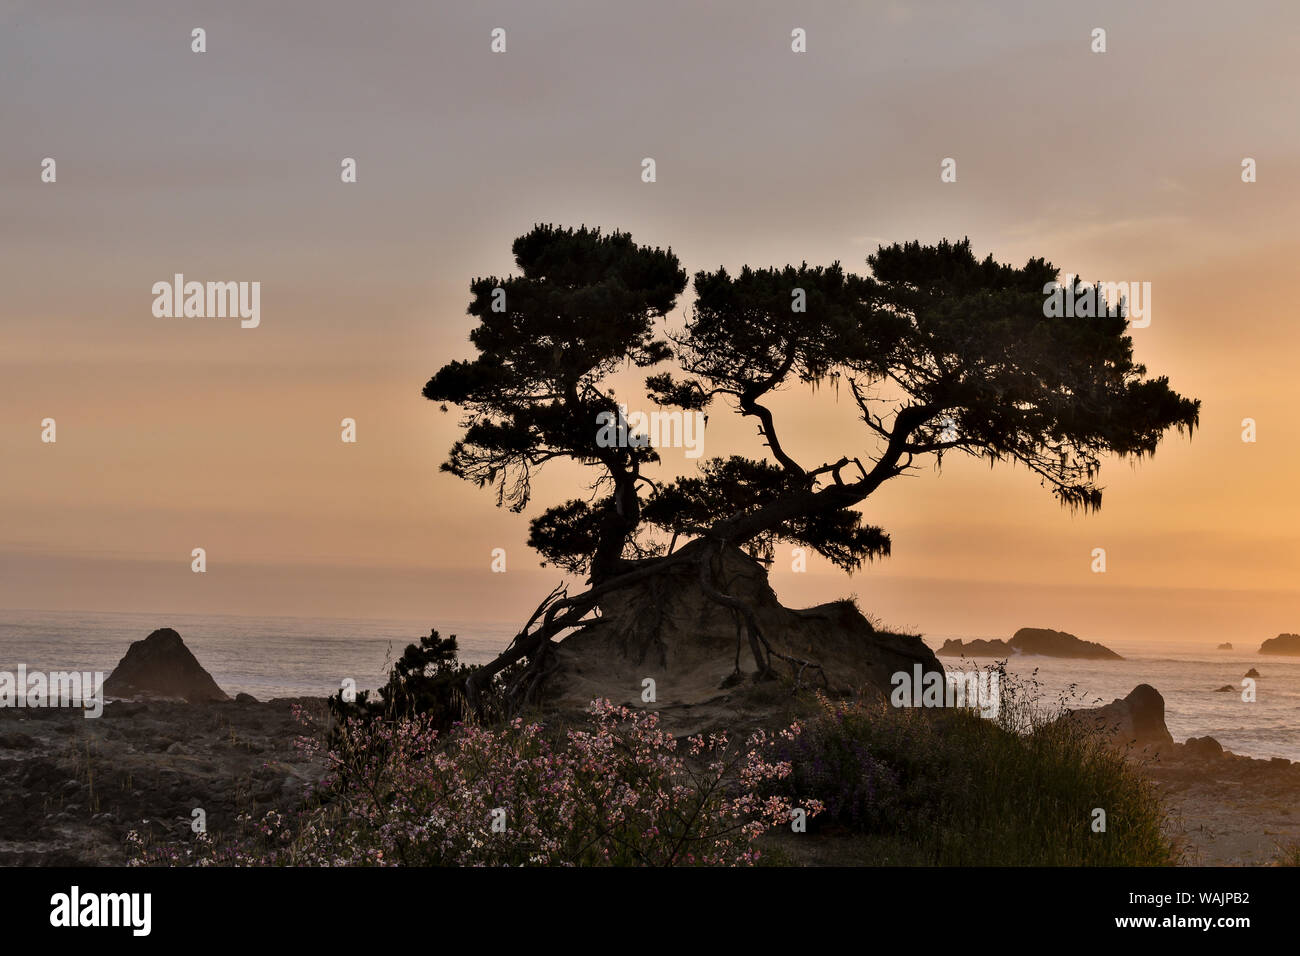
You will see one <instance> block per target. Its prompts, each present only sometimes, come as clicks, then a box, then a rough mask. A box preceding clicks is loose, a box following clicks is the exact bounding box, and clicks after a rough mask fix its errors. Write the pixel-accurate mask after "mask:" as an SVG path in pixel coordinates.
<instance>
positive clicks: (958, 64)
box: [0, 0, 1300, 646]
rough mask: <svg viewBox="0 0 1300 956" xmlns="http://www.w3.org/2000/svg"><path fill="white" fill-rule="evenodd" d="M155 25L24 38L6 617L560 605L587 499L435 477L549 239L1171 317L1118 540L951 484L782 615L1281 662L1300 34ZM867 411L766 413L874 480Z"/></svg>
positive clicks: (1107, 9) (1170, 12)
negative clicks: (227, 287) (918, 249)
mask: <svg viewBox="0 0 1300 956" xmlns="http://www.w3.org/2000/svg"><path fill="white" fill-rule="evenodd" d="M152 6H153V8H152V9H149V8H148V7H146V6H145V5H142V4H133V3H129V2H128V3H120V4H113V5H112V11H111V12H110V10H109V9H108V8H109V5H105V4H100V3H94V2H80V3H72V2H68V3H57V4H44V3H36V2H29V3H22V2H18V3H12V2H10V3H6V4H4V5H3V6H0V62H3V64H4V68H5V70H4V72H5V75H6V79H5V82H4V83H3V84H0V118H2V123H3V127H2V128H3V130H4V137H3V141H2V143H0V221H3V223H4V232H3V255H0V278H2V279H3V290H4V294H3V300H2V304H0V327H2V329H3V339H2V341H3V348H2V349H0V454H2V456H3V457H2V461H0V608H11V609H13V608H46V609H92V610H123V611H158V612H184V611H194V612H224V613H236V614H258V615H262V614H284V615H311V616H344V617H383V618H402V619H413V620H419V621H427V622H428V623H429V624H430V625H437V624H438V622H439V621H440V620H461V621H465V620H484V621H501V620H513V619H521V618H522V617H525V616H526V615H527V613H528V611H530V610H531V609H532V608H533V606H534V605H535V604H536V603H537V601H538V600H540V598H541V597H543V596H544V595H545V593H546V591H547V590H549V588H550V587H551V585H552V584H554V583H555V582H556V581H558V580H559V578H560V574H559V573H558V572H556V571H554V570H553V569H541V568H539V567H538V560H537V557H536V556H535V554H534V553H533V552H531V551H530V550H528V549H527V547H526V546H525V543H524V542H525V538H526V536H527V521H528V518H529V517H530V516H531V515H532V514H535V513H537V512H538V511H540V510H541V509H542V508H544V507H546V506H547V505H548V504H551V503H554V502H556V501H559V500H562V499H563V498H567V497H570V496H571V495H573V494H574V492H575V483H576V482H578V481H580V480H582V478H583V475H582V473H580V471H579V470H578V469H575V468H567V469H566V468H565V467H563V466H561V467H556V468H553V469H552V470H550V471H548V472H546V473H545V476H544V478H543V480H542V481H540V482H538V483H537V484H536V485H535V488H536V493H537V494H536V498H535V501H534V506H533V508H532V509H531V510H530V512H529V513H528V514H525V515H512V514H510V513H508V512H506V511H504V510H500V509H496V508H495V507H494V506H493V498H492V496H491V494H490V493H488V492H486V491H480V490H477V489H475V488H473V487H472V486H469V485H467V484H465V483H463V482H461V481H459V480H457V479H455V478H453V477H451V476H449V475H443V474H439V472H438V465H439V463H440V462H441V461H442V460H443V458H444V457H445V453H446V451H447V449H448V447H449V445H450V444H451V442H452V441H453V440H454V437H455V435H456V432H457V430H456V427H455V426H456V416H455V414H454V413H453V414H449V415H443V414H440V413H439V411H438V409H437V407H436V406H435V405H434V404H433V403H430V402H428V401H425V400H423V399H422V398H421V397H420V389H421V387H422V386H423V384H424V382H425V381H426V380H427V378H428V377H429V375H430V374H432V373H433V372H434V371H435V370H436V369H437V368H438V367H439V366H440V365H442V364H443V363H445V362H446V361H449V360H451V359H453V358H462V357H468V356H469V355H470V354H471V350H470V346H469V344H468V342H467V338H466V337H467V334H468V332H469V330H470V328H471V327H472V324H473V323H472V320H471V319H470V317H469V316H467V315H466V314H465V307H466V305H467V303H468V301H469V292H468V287H469V282H470V279H471V278H472V277H474V276H476V275H486V274H493V273H495V274H503V273H506V272H509V271H510V270H511V268H512V260H511V258H510V254H509V252H510V243H511V240H512V239H513V238H514V237H515V236H517V235H519V234H521V233H523V232H526V231H527V230H528V229H529V228H530V227H531V226H532V225H533V224H534V223H535V222H555V223H561V224H572V225H577V224H580V223H586V224H588V225H599V226H602V227H605V228H607V229H612V228H618V229H623V230H627V231H630V232H631V233H632V235H633V237H634V238H635V239H636V240H637V241H639V242H642V243H648V244H652V245H664V246H667V245H671V247H672V248H673V251H674V252H675V253H676V254H677V255H678V256H679V257H680V258H681V260H682V264H683V267H684V268H686V269H687V270H688V272H691V273H693V272H694V271H695V270H698V269H706V268H707V269H713V268H717V267H718V266H719V265H724V266H726V267H727V268H728V269H729V270H733V269H738V268H739V267H740V266H741V265H742V264H745V263H748V264H751V265H754V266H768V265H784V264H786V263H788V262H793V263H796V264H797V263H799V262H800V261H803V260H806V261H808V262H809V263H810V264H829V263H830V262H832V261H835V260H839V261H841V262H842V263H843V264H844V265H845V267H846V268H847V269H850V270H854V271H866V269H867V267H866V264H865V262H864V260H865V257H866V256H867V254H868V253H870V252H871V251H873V250H874V248H875V246H876V245H877V244H878V243H880V242H893V241H896V240H906V239H920V240H922V241H925V242H934V241H937V240H938V239H939V238H941V237H945V236H946V237H951V238H960V237H962V236H969V237H970V238H971V240H972V242H973V244H974V247H975V250H976V252H977V254H979V255H981V256H982V255H984V254H987V253H992V254H993V255H994V256H995V257H996V258H998V259H999V260H1001V261H1007V262H1012V263H1015V264H1023V263H1024V261H1025V260H1026V259H1028V258H1029V257H1031V256H1044V257H1046V258H1047V259H1049V260H1050V261H1052V262H1053V263H1054V264H1056V265H1057V266H1059V267H1060V268H1061V269H1062V271H1063V272H1067V271H1068V272H1072V273H1076V274H1079V275H1082V276H1083V277H1084V278H1085V279H1089V280H1109V281H1148V282H1150V283H1151V284H1152V322H1151V325H1150V327H1149V328H1144V329H1135V330H1134V331H1133V333H1132V335H1133V339H1134V342H1135V347H1136V352H1137V357H1138V359H1139V361H1141V362H1143V363H1145V364H1146V365H1147V367H1148V369H1149V370H1150V371H1151V372H1152V373H1153V374H1167V375H1169V376H1170V378H1171V381H1172V384H1173V386H1174V388H1175V389H1177V390H1178V391H1180V392H1181V393H1183V394H1185V395H1189V396H1193V397H1196V398H1199V399H1201V400H1202V402H1203V408H1202V416H1201V428H1200V430H1199V431H1198V432H1197V433H1196V434H1195V435H1194V436H1193V438H1192V439H1191V440H1190V441H1189V440H1188V439H1187V438H1186V437H1180V436H1178V435H1176V434H1174V435H1171V436H1170V437H1168V438H1167V439H1166V441H1165V443H1164V444H1163V445H1162V446H1161V448H1160V450H1159V452H1158V453H1157V454H1156V456H1155V457H1154V458H1153V459H1151V460H1148V461H1144V462H1141V463H1139V464H1136V465H1131V464H1130V463H1128V462H1120V461H1109V462H1108V463H1107V465H1106V466H1105V467H1104V469H1103V472H1102V476H1101V478H1102V481H1101V483H1102V485H1103V486H1104V487H1105V502H1104V506H1103V509H1102V511H1101V512H1100V513H1099V514H1095V515H1089V516H1084V515H1081V514H1076V515H1072V514H1070V513H1069V512H1067V511H1065V510H1063V509H1062V508H1061V507H1059V506H1058V505H1057V504H1056V503H1055V501H1054V499H1052V497H1051V496H1050V495H1049V494H1048V493H1047V492H1046V491H1045V490H1044V489H1042V488H1040V487H1039V485H1038V482H1037V480H1035V479H1034V478H1032V477H1031V476H1030V475H1029V474H1027V473H1026V471H1025V470H1024V469H1020V468H1013V467H1011V466H996V467H994V468H993V469H991V470H990V468H989V467H988V465H987V463H982V462H979V461H975V460H971V459H960V458H951V459H948V460H946V461H945V463H944V467H943V469H942V471H941V472H940V471H937V470H935V469H934V468H932V467H929V466H926V467H923V468H922V469H921V470H919V471H918V472H917V474H916V475H915V476H913V477H905V478H900V479H896V480H894V481H892V482H890V483H888V484H887V485H886V486H885V487H884V489H882V491H881V492H879V493H878V494H877V495H876V496H874V497H873V498H872V499H870V501H869V502H868V503H867V504H866V506H865V510H866V512H867V514H868V516H869V519H870V520H871V521H872V522H873V523H876V524H880V525H882V526H883V527H884V528H885V529H886V530H888V531H889V532H890V533H891V535H892V537H893V556H892V557H891V558H889V559H887V560H885V561H883V562H879V563H877V564H875V565H873V566H871V567H869V568H868V569H867V570H865V571H863V572H861V573H859V574H857V575H855V576H853V577H852V578H849V577H848V576H846V575H844V574H842V573H840V572H838V571H836V570H835V569H833V568H832V567H830V565H829V564H828V563H827V562H825V561H824V560H821V559H818V558H816V557H814V558H813V559H811V560H810V563H809V569H808V572H807V573H806V574H794V573H792V572H791V570H790V561H789V549H788V548H786V549H785V550H784V551H778V560H777V563H776V567H775V568H774V570H773V583H774V585H775V587H776V588H777V591H778V593H779V594H780V596H781V597H782V599H783V600H784V601H785V603H787V604H791V605H801V606H802V605H808V604H812V603H817V602H819V601H823V600H828V599H831V598H834V597H839V596H842V595H845V594H850V593H853V594H856V595H857V596H858V598H859V600H860V603H861V605H862V607H863V608H864V610H867V611H869V612H871V613H873V614H875V615H877V616H878V617H880V618H881V619H883V620H884V621H885V622H887V623H889V624H891V625H894V626H897V627H907V628H914V629H918V630H921V631H923V632H925V633H927V634H966V635H990V636H1008V635H1009V634H1010V633H1011V631H1013V630H1014V629H1015V628H1017V627H1020V626H1023V625H1036V626H1047V627H1056V628H1062V629H1066V630H1069V631H1072V632H1074V633H1076V634H1078V635H1079V636H1081V637H1085V638H1087V639H1090V640H1106V639H1171V640H1173V639H1187V640H1196V641H1203V640H1204V641H1211V640H1213V641H1218V640H1237V641H1242V642H1244V644H1246V645H1248V646H1254V642H1256V641H1261V640H1263V639H1265V638H1267V637H1271V636H1273V635H1275V634H1277V633H1278V632H1279V631H1300V593H1298V591H1297V586H1298V584H1300V496H1298V495H1297V494H1296V493H1295V491H1294V488H1295V481H1296V475H1297V471H1298V470H1300V452H1298V451H1297V449H1298V448H1300V425H1298V424H1297V418H1296V414H1295V411H1296V407H1297V395H1298V394H1300V385H1298V383H1300V358H1298V356H1300V328H1298V327H1297V324H1296V316H1295V306H1296V292H1295V268H1294V264H1295V263H1296V262H1297V260H1298V259H1300V240H1298V239H1297V233H1296V227H1295V223H1296V220H1297V213H1298V212H1300V189H1297V186H1296V183H1297V176H1300V124H1297V123H1296V119H1295V110H1296V105H1295V104H1296V102H1297V93H1298V92H1300V7H1297V6H1296V5H1295V4H1293V3H1282V2H1278V3H1262V2H1254V0H1245V2H1241V3H1235V4H1232V5H1225V4H1218V3H1201V2H1188V0H1180V2H1144V3H1141V4H1133V3H1130V2H1114V3H1105V2H1102V3H1092V4H1087V5H1083V4H1065V3H1039V2H987V3H973V2H971V3H967V2H952V3H948V2H935V3H918V4H914V5H913V4H908V5H904V4H901V3H873V4H847V3H816V2H813V3H808V2H798V3H796V2H788V3H774V2H746V3H741V2H739V0H737V2H726V3H710V4H701V3H698V2H679V0H658V2H656V3H654V4H632V3H609V2H556V3H546V4H539V3H535V2H519V3H505V2H501V3H493V2H488V3H474V4H467V3H466V4H455V5H454V7H453V5H450V4H448V5H441V4H430V3H427V2H419V3H416V2H412V3H393V4H387V5H384V6H383V7H382V8H381V9H380V10H378V11H377V10H375V9H374V8H368V7H367V5H365V4H354V3H341V2H333V0H331V2H315V3H307V2H297V3H276V4H262V3H253V2H222V3H217V2H211V3H192V2H176V3H172V4H168V5H167V10H166V12H165V13H160V12H159V11H158V9H157V5H152ZM742 13H743V16H742V15H741V14H742ZM498 26H499V27H503V28H505V29H506V31H507V36H508V47H507V52H506V53H504V54H493V53H491V52H490V50H489V44H490V31H491V30H492V29H493V28H494V27H498ZM194 27H203V28H204V29H205V30H206V31H207V52H205V53H202V54H196V53H193V52H191V50H190V31H191V29H192V28H194ZM795 27H802V28H804V29H805V30H806V31H807V36H808V52H807V53H804V54H795V53H792V52H791V50H790V31H791V30H792V29H793V28H795ZM1095 27H1102V28H1104V29H1106V31H1107V47H1108V49H1107V52H1106V53H1104V54H1097V53H1093V52H1091V50H1090V45H1091V40H1090V35H1091V31H1092V30H1093V28H1095ZM45 157H52V158H54V159H55V160H56V162H57V182H56V183H53V184H49V183H42V182H41V178H40V171H41V161H42V159H44V158H45ZM344 157H353V158H355V159H356V160H357V168H358V182H357V183H355V184H343V183H341V182H340V175H339V173H340V162H341V161H342V159H343V158H344ZM643 157H653V158H654V159H655V160H656V164H657V174H658V181H657V182H655V183H653V184H646V183H643V182H642V181H641V178H640V171H641V160H642V158H643ZM945 157H953V158H955V159H956V161H957V169H958V180H957V182H956V183H951V184H945V183H941V182H940V178H939V172H940V169H939V166H940V161H941V160H942V159H943V158H945ZM1245 157H1251V158H1254V159H1255V160H1256V161H1257V164H1258V182H1255V183H1252V184H1246V183H1243V182H1242V180H1241V163H1242V160H1243V158H1245ZM178 272H180V273H184V274H185V275H186V277H187V278H190V279H197V280H200V281H204V280H236V281H239V280H243V281H260V282H261V284H262V293H261V296H262V298H261V324H260V326H259V327H258V328H256V329H241V328H240V327H239V323H238V321H237V320H228V319H198V318H191V319H181V318H177V319H171V318H155V317H154V316H153V314H152V312H151V304H152V301H153V296H152V294H151V292H150V289H151V287H152V285H153V283H154V282H157V281H160V280H168V281H169V280H170V279H171V277H172V276H173V274H175V273H178ZM690 299H691V293H690V292H689V290H688V293H687V294H686V295H685V296H683V299H682V300H681V302H680V303H679V307H678V309H677V310H676V311H675V312H674V314H673V315H672V316H671V317H670V322H669V323H668V326H667V327H674V326H678V325H680V323H681V321H682V318H683V316H684V314H685V312H684V310H685V308H686V307H688V306H689V303H690ZM635 381H636V379H635V378H633V377H629V378H628V382H629V383H631V386H632V387H631V389H630V390H629V392H628V400H629V401H630V402H631V404H632V405H633V406H637V405H638V403H642V402H643V400H642V398H641V396H639V395H638V394H637V393H636V392H635ZM851 404H852V403H851V402H848V401H841V402H840V403H838V404H837V403H836V401H835V395H834V393H833V391H831V390H829V389H824V390H821V391H819V392H818V393H817V394H816V395H812V396H810V395H806V394H801V393H797V392H794V391H791V392H788V393H785V394H784V395H782V397H781V398H780V400H779V401H778V402H776V403H775V406H776V409H777V412H778V423H780V422H782V421H784V422H785V423H786V424H785V426H784V429H783V431H782V437H783V439H784V442H785V444H786V445H787V446H788V447H789V448H790V449H791V451H792V452H794V453H795V454H796V457H802V459H807V460H809V461H813V460H821V459H824V458H826V457H828V456H830V457H838V456H839V455H840V454H845V453H847V454H850V455H855V454H856V455H866V454H870V453H871V449H872V448H873V445H872V441H871V436H870V434H869V432H868V431H867V430H866V429H865V428H863V427H862V426H861V425H859V424H857V423H855V418H854V415H853V413H852V408H851ZM46 417H51V418H54V419H55V420H56V421H57V428H58V432H57V434H58V441H57V443H55V444H53V445H50V444H44V443H42V442H41V421H42V419H44V418H46ZM345 417H352V418H355V419H356V421H357V423H358V439H359V440H358V442H357V444H355V445H348V444H344V443H342V442H341V441H340V428H339V424H340V420H341V419H343V418H345ZM1247 417H1250V418H1253V419H1255V420H1256V422H1257V423H1258V441H1257V442H1255V443H1253V444H1252V443H1245V442H1243V441H1242V440H1241V430H1242V425H1241V423H1242V419H1243V418H1247ZM737 452H739V453H747V454H757V453H758V452H759V445H758V442H757V439H756V437H755V434H754V422H753V421H752V420H741V419H740V418H739V417H737V416H734V415H730V414H723V413H722V412H721V411H720V410H719V411H717V412H715V413H714V414H713V415H712V416H711V419H710V424H709V430H708V432H707V435H706V439H705V445H704V453H705V455H706V456H709V455H725V454H731V453H737ZM664 459H665V473H666V474H667V473H681V472H687V471H690V470H691V469H693V468H694V467H695V463H694V462H692V461H689V460H687V459H686V458H685V457H684V456H683V454H682V452H681V451H673V450H666V451H665V452H664ZM195 547H203V548H205V549H206V551H207V555H208V571H207V573H206V574H201V575H200V574H193V573H192V572H191V571H190V560H191V559H190V552H191V549H193V548H195ZM496 547H503V548H505V549H506V552H507V556H508V558H507V560H508V565H507V566H508V571H507V573H506V574H493V573H492V572H491V570H490V560H491V557H490V555H491V551H492V549H493V548H496ZM1096 547H1104V548H1105V549H1106V551H1107V565H1108V570H1107V572H1106V573H1105V574H1094V573H1092V571H1091V570H1090V564H1091V551H1092V549H1093V548H1096ZM0 613H3V612H0Z"/></svg>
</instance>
